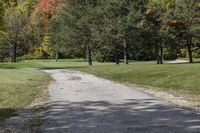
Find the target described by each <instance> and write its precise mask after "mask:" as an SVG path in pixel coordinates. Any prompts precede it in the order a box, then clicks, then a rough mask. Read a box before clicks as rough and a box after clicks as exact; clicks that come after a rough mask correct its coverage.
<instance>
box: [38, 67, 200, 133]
mask: <svg viewBox="0 0 200 133" xmlns="http://www.w3.org/2000/svg"><path fill="white" fill-rule="evenodd" d="M45 71H46V72H47V73H50V74H51V75H52V77H53V79H55V82H52V84H50V85H49V92H50V95H51V98H50V101H49V104H48V113H47V116H46V117H45V120H44V123H43V125H42V126H41V128H40V131H39V133H200V114H198V113H193V112H191V111H190V110H187V109H182V108H179V107H177V106H173V105H171V104H169V103H167V102H164V101H161V100H158V99H156V98H154V97H152V96H149V95H147V94H144V93H142V92H140V91H138V90H137V89H136V88H134V87H128V86H126V85H123V84H118V83H114V82H112V81H108V80H104V79H100V78H97V77H95V76H93V75H89V74H85V73H82V72H77V71H70V70H45Z"/></svg>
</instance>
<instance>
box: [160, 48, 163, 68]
mask: <svg viewBox="0 0 200 133" xmlns="http://www.w3.org/2000/svg"><path fill="white" fill-rule="evenodd" d="M160 64H163V45H162V44H161V45H160Z"/></svg>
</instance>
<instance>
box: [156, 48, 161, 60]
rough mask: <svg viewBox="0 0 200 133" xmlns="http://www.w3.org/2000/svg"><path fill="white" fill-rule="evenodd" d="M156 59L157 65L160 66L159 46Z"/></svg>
mask: <svg viewBox="0 0 200 133" xmlns="http://www.w3.org/2000/svg"><path fill="white" fill-rule="evenodd" d="M156 59H157V64H160V55H159V48H158V46H157V45H156Z"/></svg>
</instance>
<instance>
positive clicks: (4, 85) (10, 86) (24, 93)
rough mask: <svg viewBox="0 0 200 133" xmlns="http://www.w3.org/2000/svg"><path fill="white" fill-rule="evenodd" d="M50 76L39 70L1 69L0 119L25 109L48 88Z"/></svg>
mask: <svg viewBox="0 0 200 133" xmlns="http://www.w3.org/2000/svg"><path fill="white" fill-rule="evenodd" d="M49 80H50V76H49V75H48V74H46V73H44V72H41V71H38V70H28V69H0V121H3V120H4V119H6V118H8V117H10V116H14V115H16V111H19V110H23V109H25V108H26V107H27V106H28V105H30V104H31V103H32V102H33V101H34V100H35V98H37V97H40V96H41V95H43V94H42V93H44V91H43V89H46V88H45V87H44V85H47V83H48V82H49Z"/></svg>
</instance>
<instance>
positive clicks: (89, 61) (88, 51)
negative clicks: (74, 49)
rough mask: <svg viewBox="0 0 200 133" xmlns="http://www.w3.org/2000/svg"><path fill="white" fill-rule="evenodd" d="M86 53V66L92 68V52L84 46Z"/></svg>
mask: <svg viewBox="0 0 200 133" xmlns="http://www.w3.org/2000/svg"><path fill="white" fill-rule="evenodd" d="M86 52H87V54H86V56H87V61H88V64H89V65H90V66H92V51H91V49H90V47H89V46H88V45H87V46H86Z"/></svg>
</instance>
